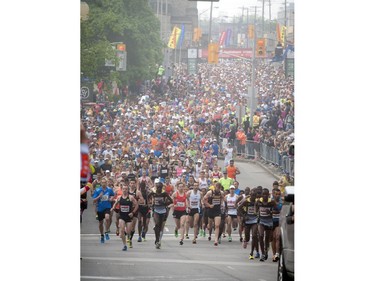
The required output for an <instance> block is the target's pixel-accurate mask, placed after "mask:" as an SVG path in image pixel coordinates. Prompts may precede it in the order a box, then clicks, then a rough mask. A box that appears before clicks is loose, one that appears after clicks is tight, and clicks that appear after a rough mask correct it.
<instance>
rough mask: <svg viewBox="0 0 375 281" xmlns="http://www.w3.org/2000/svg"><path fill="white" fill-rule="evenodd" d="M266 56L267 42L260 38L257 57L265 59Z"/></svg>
mask: <svg viewBox="0 0 375 281" xmlns="http://www.w3.org/2000/svg"><path fill="white" fill-rule="evenodd" d="M265 55H266V40H265V39H264V38H260V39H258V40H257V45H256V56H257V57H265Z"/></svg>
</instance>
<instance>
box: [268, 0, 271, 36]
mask: <svg viewBox="0 0 375 281" xmlns="http://www.w3.org/2000/svg"><path fill="white" fill-rule="evenodd" d="M268 12H269V15H270V18H269V25H268V26H269V31H268V33H269V34H271V0H269V9H268Z"/></svg>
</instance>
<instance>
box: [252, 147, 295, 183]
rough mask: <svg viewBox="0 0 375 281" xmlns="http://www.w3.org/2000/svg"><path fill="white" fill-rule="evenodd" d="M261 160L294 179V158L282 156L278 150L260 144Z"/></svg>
mask: <svg viewBox="0 0 375 281" xmlns="http://www.w3.org/2000/svg"><path fill="white" fill-rule="evenodd" d="M259 156H260V158H261V159H263V160H264V161H265V162H267V163H271V164H274V165H276V166H277V167H278V168H279V169H280V170H281V171H282V172H284V173H288V174H289V175H290V176H292V177H294V158H292V157H290V156H288V155H280V153H279V151H278V149H276V148H275V147H270V146H268V145H266V144H265V143H260V154H259Z"/></svg>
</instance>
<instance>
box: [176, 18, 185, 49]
mask: <svg viewBox="0 0 375 281" xmlns="http://www.w3.org/2000/svg"><path fill="white" fill-rule="evenodd" d="M184 37H185V25H184V24H182V25H181V34H180V37H179V40H178V44H177V46H178V48H181V47H182V43H184Z"/></svg>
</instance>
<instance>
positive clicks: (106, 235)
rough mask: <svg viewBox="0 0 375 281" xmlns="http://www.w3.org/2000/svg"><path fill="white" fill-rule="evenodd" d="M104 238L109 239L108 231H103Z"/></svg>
mask: <svg viewBox="0 0 375 281" xmlns="http://www.w3.org/2000/svg"><path fill="white" fill-rule="evenodd" d="M105 240H109V235H108V232H106V233H105Z"/></svg>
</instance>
